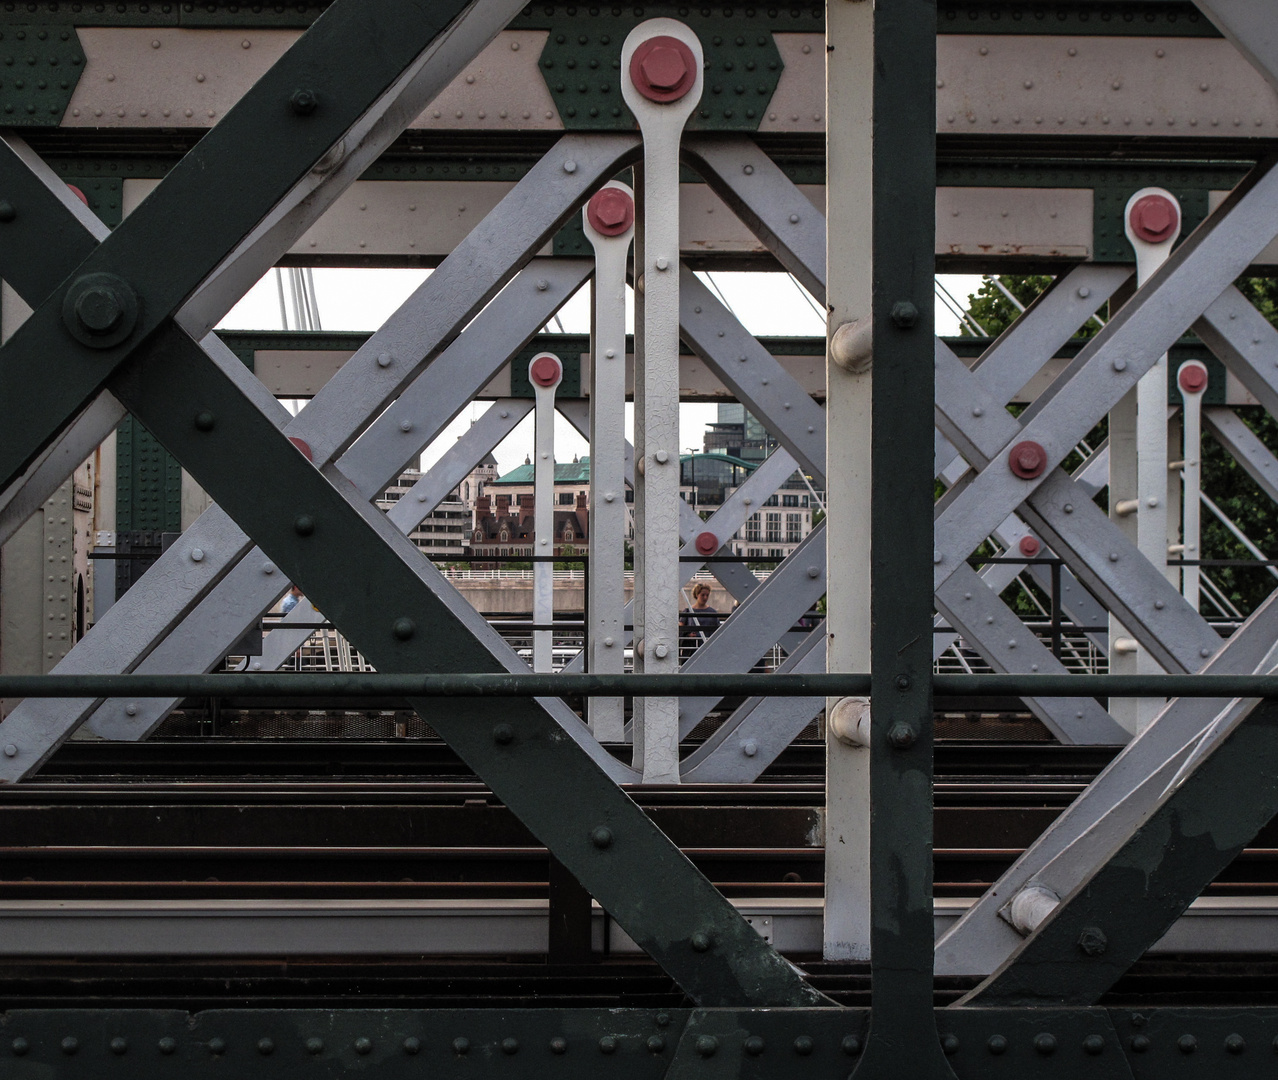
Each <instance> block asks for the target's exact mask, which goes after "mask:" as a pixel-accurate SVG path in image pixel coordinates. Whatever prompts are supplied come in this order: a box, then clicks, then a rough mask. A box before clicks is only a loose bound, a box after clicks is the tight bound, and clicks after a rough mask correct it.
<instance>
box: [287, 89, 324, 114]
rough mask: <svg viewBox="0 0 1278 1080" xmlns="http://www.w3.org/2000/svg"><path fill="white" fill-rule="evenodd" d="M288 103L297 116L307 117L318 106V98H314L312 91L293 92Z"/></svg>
mask: <svg viewBox="0 0 1278 1080" xmlns="http://www.w3.org/2000/svg"><path fill="white" fill-rule="evenodd" d="M288 103H289V105H290V106H291V107H292V109H293V111H294V112H295V113H297V115H298V116H309V115H310V114H311V113H313V112H314V111H315V108H316V106H317V105H319V98H318V97H316V95H315V91H314V90H294V91H293V96H292V97H290V98H289V99H288Z"/></svg>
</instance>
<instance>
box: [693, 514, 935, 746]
mask: <svg viewBox="0 0 1278 1080" xmlns="http://www.w3.org/2000/svg"><path fill="white" fill-rule="evenodd" d="M825 567H826V551H825V523H824V522H822V523H821V524H820V525H818V526H817V527H816V528H815V529H813V530H812V531H811V532H810V533H808V535H807V536H805V537H804V538H803V541H802V542H801V543H800V544H799V546H798V547H796V548H795V549H794V551H792V552H791V553H790V554H789V555H788V556H787V557H786V558H785V560H784V561H783V562H782V563H781V564H780V565H779V566H777V568H776V569H775V570H773V571H772V573H771V574H770V575H769V576H768V580H767V581H766V582H765V583H764V584H763V585H761V586H760V587H759V588H758V589H755V590H754V592H752V593H751V594H750V595H749V596H748V597H746V599H745V600H743V601H742V602H741V603H740V604H738V605H737V607H736V610H734V611H733V612H732V614H731V615H729V616H728V618H727V619H726V620H725V621H724V622H723V624H722V625H721V626H720V627H719V628H718V629H717V630H716V631H715V632H714V633H713V634H711V635H710V640H709V641H707V642H706V643H705V644H704V645H702V646H701V648H699V649H698V650H697V651H696V652H695V653H693V654H692V656H691V658H689V659H688V661H687V662H686V663H684V665H683V667H682V668H680V672H681V673H682V674H685V675H691V674H697V673H702V672H724V673H727V672H730V671H749V670H750V668H752V667H754V665H755V664H757V663H758V662H759V658H760V657H761V656H763V654H764V653H766V652H767V651H768V650H769V649H771V648H772V646H773V645H775V644H776V643H777V641H778V640H779V639H780V637H781V635H782V634H784V633H785V632H786V631H788V630H789V629H790V627H792V626H793V625H794V620H795V619H797V618H800V617H801V616H802V615H803V613H804V612H806V611H810V610H811V608H812V605H813V604H815V603H816V602H817V601H818V600H819V599H820V598H821V597H822V595H823V594H824V593H825ZM929 648H930V646H929ZM717 702H718V698H700V697H683V698H680V699H679V737H680V738H685V737H686V736H687V735H688V733H689V732H691V731H692V729H693V728H694V727H696V726H697V725H698V724H699V723H701V721H702V720H704V719H705V716H706V713H708V712H709V711H710V710H711V709H713V708H714V706H715V705H716V703H717Z"/></svg>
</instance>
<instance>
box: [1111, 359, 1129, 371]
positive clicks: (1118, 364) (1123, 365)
mask: <svg viewBox="0 0 1278 1080" xmlns="http://www.w3.org/2000/svg"><path fill="white" fill-rule="evenodd" d="M1114 370H1115V371H1126V370H1127V361H1126V360H1123V359H1121V358H1120V359H1118V360H1115V361H1114Z"/></svg>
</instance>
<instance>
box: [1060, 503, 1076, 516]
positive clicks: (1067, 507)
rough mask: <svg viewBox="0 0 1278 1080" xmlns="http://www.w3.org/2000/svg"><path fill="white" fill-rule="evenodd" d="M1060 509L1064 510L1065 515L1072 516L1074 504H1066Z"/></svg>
mask: <svg viewBox="0 0 1278 1080" xmlns="http://www.w3.org/2000/svg"><path fill="white" fill-rule="evenodd" d="M1061 509H1062V510H1064V511H1065V513H1067V514H1072V513H1073V512H1074V504H1073V503H1066V504H1065V505H1064V506H1063V507H1061Z"/></svg>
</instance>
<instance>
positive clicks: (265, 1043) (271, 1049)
mask: <svg viewBox="0 0 1278 1080" xmlns="http://www.w3.org/2000/svg"><path fill="white" fill-rule="evenodd" d="M257 1052H258V1053H259V1054H261V1055H262V1056H263V1057H269V1056H270V1055H271V1054H273V1053H275V1041H274V1040H273V1039H258V1040H257Z"/></svg>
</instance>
